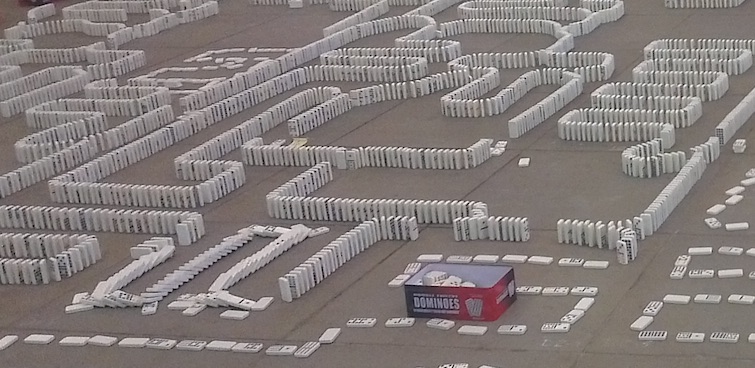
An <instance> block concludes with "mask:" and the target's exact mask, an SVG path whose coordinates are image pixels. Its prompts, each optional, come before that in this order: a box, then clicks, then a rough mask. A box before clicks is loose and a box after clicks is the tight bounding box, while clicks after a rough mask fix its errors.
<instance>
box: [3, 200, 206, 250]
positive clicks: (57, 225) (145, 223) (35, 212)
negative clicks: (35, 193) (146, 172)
mask: <svg viewBox="0 0 755 368" xmlns="http://www.w3.org/2000/svg"><path fill="white" fill-rule="evenodd" d="M0 228H12V229H39V230H62V231H79V230H84V231H102V232H119V233H140V234H166V235H173V234H178V235H179V241H180V243H181V245H189V244H191V243H195V242H196V241H197V240H198V239H200V238H201V237H203V236H204V235H205V226H204V220H203V218H202V215H201V214H199V213H196V212H173V211H147V210H144V211H134V210H114V209H102V208H96V209H93V208H65V207H43V206H15V205H11V206H0ZM183 240H186V241H188V243H187V242H186V241H183Z"/></svg>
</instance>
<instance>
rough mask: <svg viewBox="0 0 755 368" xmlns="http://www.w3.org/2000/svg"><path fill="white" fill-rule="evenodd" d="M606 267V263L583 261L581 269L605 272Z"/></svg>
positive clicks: (607, 263)
mask: <svg viewBox="0 0 755 368" xmlns="http://www.w3.org/2000/svg"><path fill="white" fill-rule="evenodd" d="M608 265H609V262H608V261H585V263H584V264H583V265H582V268H587V269H591V270H605V269H606V268H608Z"/></svg>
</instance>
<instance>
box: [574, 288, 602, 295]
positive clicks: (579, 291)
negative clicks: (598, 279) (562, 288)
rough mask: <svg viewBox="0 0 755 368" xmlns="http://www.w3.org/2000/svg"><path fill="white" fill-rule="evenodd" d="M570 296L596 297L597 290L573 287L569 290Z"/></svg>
mask: <svg viewBox="0 0 755 368" xmlns="http://www.w3.org/2000/svg"><path fill="white" fill-rule="evenodd" d="M571 295H574V296H596V295H598V288H596V287H594V286H575V287H573V288H572V289H571Z"/></svg>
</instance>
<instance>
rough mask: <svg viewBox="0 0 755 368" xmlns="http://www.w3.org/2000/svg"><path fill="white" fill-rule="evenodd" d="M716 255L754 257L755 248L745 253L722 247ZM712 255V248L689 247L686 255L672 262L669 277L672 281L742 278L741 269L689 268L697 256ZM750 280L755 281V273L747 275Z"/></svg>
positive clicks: (737, 249)
mask: <svg viewBox="0 0 755 368" xmlns="http://www.w3.org/2000/svg"><path fill="white" fill-rule="evenodd" d="M717 253H718V254H721V255H726V256H741V255H742V254H746V255H748V256H750V257H755V248H750V249H748V250H747V251H745V250H744V248H740V247H730V246H723V247H719V248H718V250H717ZM712 254H713V247H691V248H689V249H688V250H687V254H683V255H680V256H679V257H677V259H676V261H674V268H673V269H672V270H671V274H670V275H669V277H671V279H673V280H681V279H683V278H684V277H685V276H686V277H689V278H690V279H712V278H714V277H716V276H718V278H719V279H729V278H738V277H743V276H744V275H745V272H744V270H743V269H741V268H730V269H718V270H716V269H708V268H698V269H692V268H689V264H690V262H691V261H692V259H693V258H697V257H698V256H707V255H712ZM748 277H749V278H750V279H755V271H752V272H750V273H749V274H748Z"/></svg>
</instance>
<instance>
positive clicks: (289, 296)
mask: <svg viewBox="0 0 755 368" xmlns="http://www.w3.org/2000/svg"><path fill="white" fill-rule="evenodd" d="M418 237H419V230H418V229H417V219H416V218H414V217H411V218H410V217H407V216H391V217H387V218H386V217H380V218H374V219H372V220H369V221H364V222H362V223H361V224H359V225H358V226H357V227H355V228H354V229H352V230H350V231H349V232H347V233H346V234H344V235H341V236H339V237H338V238H336V239H335V240H334V241H332V242H330V243H329V244H328V245H326V246H325V247H323V248H322V250H320V251H319V252H317V253H315V255H313V256H312V257H310V258H309V259H307V260H306V261H305V262H304V263H302V264H301V265H299V266H298V267H295V268H294V269H293V270H291V272H289V273H287V274H286V275H284V276H283V277H280V278H279V279H278V285H279V288H280V292H281V299H282V300H283V301H286V302H292V301H293V300H294V299H298V298H300V297H302V296H303V295H304V293H306V292H307V291H309V290H310V289H312V288H314V287H315V286H317V285H318V284H319V283H321V282H322V281H323V280H325V278H327V277H328V276H330V275H331V274H332V273H333V272H335V271H336V270H337V269H338V268H339V267H341V266H342V265H343V264H345V263H346V262H347V261H349V260H350V259H352V258H353V257H355V256H357V255H358V254H359V253H361V252H363V251H365V250H367V249H368V248H369V247H370V246H371V245H373V244H375V243H377V242H379V241H381V240H403V241H408V240H416V239H417V238H418Z"/></svg>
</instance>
